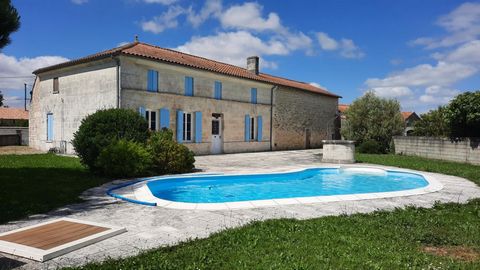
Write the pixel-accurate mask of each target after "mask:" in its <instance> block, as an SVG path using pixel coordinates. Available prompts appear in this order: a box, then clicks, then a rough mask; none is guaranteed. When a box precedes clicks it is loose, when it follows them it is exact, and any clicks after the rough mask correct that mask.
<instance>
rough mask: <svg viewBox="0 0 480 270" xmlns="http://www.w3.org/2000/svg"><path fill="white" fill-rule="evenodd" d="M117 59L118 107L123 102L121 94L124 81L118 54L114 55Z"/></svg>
mask: <svg viewBox="0 0 480 270" xmlns="http://www.w3.org/2000/svg"><path fill="white" fill-rule="evenodd" d="M113 58H114V59H115V63H117V108H120V106H121V104H122V103H121V102H122V96H121V93H120V91H121V89H122V82H121V80H120V79H121V77H120V76H121V71H122V70H121V66H120V59H118V56H113Z"/></svg>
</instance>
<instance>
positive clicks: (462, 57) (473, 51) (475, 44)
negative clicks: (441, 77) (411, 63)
mask: <svg viewBox="0 0 480 270" xmlns="http://www.w3.org/2000/svg"><path fill="white" fill-rule="evenodd" d="M433 56H434V58H435V59H437V60H442V61H447V62H451V63H463V64H480V40H473V41H470V42H468V43H465V44H463V45H461V46H459V47H458V48H457V49H455V50H454V51H452V52H450V53H447V54H440V53H436V54H434V55H433Z"/></svg>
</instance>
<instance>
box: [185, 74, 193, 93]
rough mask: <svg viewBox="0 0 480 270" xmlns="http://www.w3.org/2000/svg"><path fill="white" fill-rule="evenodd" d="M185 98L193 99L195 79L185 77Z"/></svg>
mask: <svg viewBox="0 0 480 270" xmlns="http://www.w3.org/2000/svg"><path fill="white" fill-rule="evenodd" d="M185 96H191V97H193V78H192V77H188V76H187V77H185Z"/></svg>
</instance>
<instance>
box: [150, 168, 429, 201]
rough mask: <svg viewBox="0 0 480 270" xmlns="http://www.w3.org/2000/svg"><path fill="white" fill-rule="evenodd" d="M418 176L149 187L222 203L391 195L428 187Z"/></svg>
mask: <svg viewBox="0 0 480 270" xmlns="http://www.w3.org/2000/svg"><path fill="white" fill-rule="evenodd" d="M428 184H429V183H428V181H427V180H425V178H424V177H423V176H421V175H418V174H413V173H407V172H396V171H383V170H379V171H371V172H369V171H349V170H342V169H338V168H313V169H306V170H303V171H297V172H288V173H272V174H252V175H213V176H212V175H205V176H188V177H185V176H183V177H182V176H179V177H174V178H168V179H162V180H154V181H150V182H148V183H147V186H148V188H149V189H150V191H151V192H152V194H153V195H154V196H155V197H157V198H160V199H164V200H169V201H176V202H186V203H222V202H238V201H252V200H268V199H283V198H297V197H313V196H331V195H345V194H361V193H373V192H391V191H401V190H409V189H416V188H422V187H426V186H427V185H428Z"/></svg>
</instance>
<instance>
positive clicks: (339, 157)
mask: <svg viewBox="0 0 480 270" xmlns="http://www.w3.org/2000/svg"><path fill="white" fill-rule="evenodd" d="M322 143H323V157H322V162H327V163H355V156H354V155H355V142H354V141H344V140H323V141H322Z"/></svg>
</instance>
